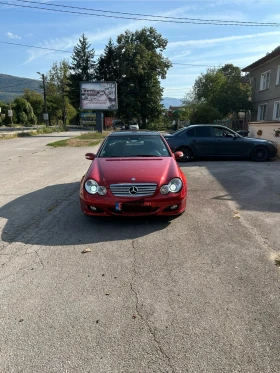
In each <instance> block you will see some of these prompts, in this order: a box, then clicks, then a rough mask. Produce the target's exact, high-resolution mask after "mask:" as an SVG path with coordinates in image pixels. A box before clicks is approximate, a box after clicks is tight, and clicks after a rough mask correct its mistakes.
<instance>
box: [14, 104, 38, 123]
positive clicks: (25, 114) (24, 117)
mask: <svg viewBox="0 0 280 373" xmlns="http://www.w3.org/2000/svg"><path fill="white" fill-rule="evenodd" d="M13 110H14V111H15V114H16V116H17V118H18V121H19V123H20V124H22V125H24V126H26V125H33V124H36V123H37V118H36V116H35V114H34V112H33V109H32V106H31V105H30V103H29V102H27V101H26V100H25V99H24V98H21V97H18V98H16V99H15V100H14V102H13Z"/></svg>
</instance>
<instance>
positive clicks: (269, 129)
mask: <svg viewBox="0 0 280 373" xmlns="http://www.w3.org/2000/svg"><path fill="white" fill-rule="evenodd" d="M248 130H249V135H248V136H249V137H255V138H258V139H265V140H272V141H275V142H277V143H278V156H280V137H275V136H273V135H274V134H275V132H274V130H280V122H250V123H249V128H248ZM259 130H261V131H262V135H258V134H257V132H258V131H259Z"/></svg>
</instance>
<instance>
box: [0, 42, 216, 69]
mask: <svg viewBox="0 0 280 373" xmlns="http://www.w3.org/2000/svg"><path fill="white" fill-rule="evenodd" d="M0 43H3V44H10V45H16V46H20V47H28V48H36V49H43V50H49V51H53V52H64V53H72V52H71V51H67V50H63V49H55V48H46V47H38V46H36V45H29V44H20V43H12V42H8V41H2V40H0ZM99 56H100V55H99V54H96V55H95V57H99ZM171 63H172V65H182V66H197V67H219V66H213V65H201V64H195V63H180V62H172V61H171Z"/></svg>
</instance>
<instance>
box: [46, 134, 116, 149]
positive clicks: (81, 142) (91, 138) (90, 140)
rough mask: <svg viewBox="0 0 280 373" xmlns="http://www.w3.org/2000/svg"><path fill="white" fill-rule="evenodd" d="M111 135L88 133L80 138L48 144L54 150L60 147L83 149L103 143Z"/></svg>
mask: <svg viewBox="0 0 280 373" xmlns="http://www.w3.org/2000/svg"><path fill="white" fill-rule="evenodd" d="M108 134H109V132H107V131H106V132H103V133H99V132H87V133H84V134H82V135H80V136H77V137H74V138H71V139H65V140H60V141H55V142H51V143H49V144H47V145H48V146H53V147H54V148H59V147H65V146H70V147H82V146H95V145H98V144H100V143H101V141H102V140H103V139H104V138H105V137H106V136H107V135H108Z"/></svg>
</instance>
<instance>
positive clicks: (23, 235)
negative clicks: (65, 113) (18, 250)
mask: <svg viewBox="0 0 280 373" xmlns="http://www.w3.org/2000/svg"><path fill="white" fill-rule="evenodd" d="M0 217H2V218H4V219H6V220H7V222H6V224H5V227H4V229H3V231H2V235H1V239H2V241H4V242H23V243H25V244H29V245H30V244H31V245H32V244H33V245H44V246H62V245H75V244H76V245H78V244H90V243H98V242H109V241H118V240H126V239H128V240H133V239H135V238H139V237H143V236H146V235H148V234H150V233H153V232H155V231H160V230H163V229H165V228H166V227H167V226H168V225H169V224H170V222H169V221H168V220H167V219H166V218H164V219H163V218H162V219H159V218H152V217H149V218H120V217H116V218H113V217H112V218H105V217H103V218H101V217H100V218H99V217H88V216H85V215H84V214H83V213H82V212H81V210H80V204H79V183H77V182H76V183H69V184H58V185H52V186H48V187H46V188H43V189H40V190H36V191H34V192H32V193H29V194H26V195H24V196H21V197H19V198H17V199H15V200H13V201H11V202H9V203H7V204H6V205H4V206H3V207H1V208H0Z"/></svg>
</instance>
